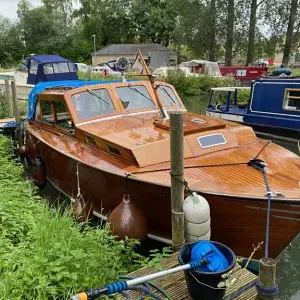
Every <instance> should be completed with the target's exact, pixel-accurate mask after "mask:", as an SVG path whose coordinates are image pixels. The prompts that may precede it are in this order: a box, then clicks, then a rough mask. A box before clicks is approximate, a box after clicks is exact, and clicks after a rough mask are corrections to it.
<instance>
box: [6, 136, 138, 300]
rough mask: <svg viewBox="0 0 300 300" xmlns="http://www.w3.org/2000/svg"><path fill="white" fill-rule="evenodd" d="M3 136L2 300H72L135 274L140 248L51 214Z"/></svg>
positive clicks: (53, 210)
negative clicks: (135, 250) (121, 277)
mask: <svg viewBox="0 0 300 300" xmlns="http://www.w3.org/2000/svg"><path fill="white" fill-rule="evenodd" d="M10 157H11V143H10V141H9V140H8V139H6V138H4V137H3V136H0V166H1V168H0V195H1V201H0V299H5V300H8V299H14V300H18V299H22V300H25V299H30V300H32V299H35V300H44V299H45V300H46V299H68V296H70V295H71V294H74V293H76V292H78V291H81V290H84V289H88V288H92V287H101V286H103V285H104V284H106V283H109V282H111V281H114V280H117V278H118V275H120V274H126V273H128V272H129V271H132V270H133V269H134V268H135V267H136V266H134V264H133V263H132V259H135V258H136V257H139V256H138V255H136V254H135V253H134V250H133V249H134V247H135V245H136V244H137V243H138V242H137V241H135V240H129V239H127V240H125V241H117V240H116V239H115V237H113V236H111V235H110V234H109V232H108V231H107V230H103V229H99V228H92V227H89V226H87V225H86V224H81V225H80V224H77V223H75V222H74V221H73V219H72V218H71V217H70V216H69V215H68V213H64V212H60V211H59V210H58V209H56V208H54V207H52V208H49V207H48V206H47V205H46V204H45V202H44V201H43V199H42V198H41V197H39V196H38V195H37V193H36V191H35V189H34V188H33V186H32V183H31V182H30V181H29V180H26V179H24V178H23V171H24V170H23V166H22V165H20V164H18V163H16V162H15V161H14V160H12V159H11V158H10Z"/></svg>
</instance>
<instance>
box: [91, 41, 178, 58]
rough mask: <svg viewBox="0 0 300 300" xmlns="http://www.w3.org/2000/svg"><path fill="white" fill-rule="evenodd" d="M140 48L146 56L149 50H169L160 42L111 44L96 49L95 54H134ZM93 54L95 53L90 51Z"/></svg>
mask: <svg viewBox="0 0 300 300" xmlns="http://www.w3.org/2000/svg"><path fill="white" fill-rule="evenodd" d="M138 49H140V50H141V52H142V55H144V56H147V55H149V53H150V52H151V51H170V52H171V53H175V51H172V50H170V49H168V48H167V47H165V46H163V45H160V44H112V45H109V46H106V47H104V48H102V49H100V50H98V51H96V55H97V56H102V55H134V54H136V53H137V50H138ZM92 55H95V53H92Z"/></svg>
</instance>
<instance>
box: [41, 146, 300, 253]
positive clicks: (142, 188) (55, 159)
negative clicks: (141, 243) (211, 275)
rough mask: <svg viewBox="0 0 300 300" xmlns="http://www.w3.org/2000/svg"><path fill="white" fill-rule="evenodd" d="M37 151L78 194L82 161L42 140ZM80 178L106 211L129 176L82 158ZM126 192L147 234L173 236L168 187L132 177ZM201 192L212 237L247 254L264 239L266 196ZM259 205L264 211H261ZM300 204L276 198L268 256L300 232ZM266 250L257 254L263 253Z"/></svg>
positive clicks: (86, 193)
mask: <svg viewBox="0 0 300 300" xmlns="http://www.w3.org/2000/svg"><path fill="white" fill-rule="evenodd" d="M38 150H39V152H40V155H41V158H42V160H43V161H44V163H45V165H46V173H47V177H48V178H49V179H50V180H51V181H52V182H53V183H54V184H55V185H56V186H57V187H58V188H59V189H61V190H62V191H64V192H65V193H66V194H68V195H69V196H71V197H75V196H76V194H77V176H76V166H77V164H78V161H77V160H75V159H73V158H71V157H69V156H67V155H64V154H63V153H61V152H59V151H57V150H55V149H54V148H52V147H49V146H48V145H47V144H44V143H43V142H42V141H40V142H39V143H38ZM78 166H79V179H80V180H79V182H80V189H81V194H82V195H83V198H84V199H85V201H86V202H87V204H88V205H92V209H93V210H94V211H96V212H98V213H100V214H102V215H107V214H109V212H111V211H112V210H113V209H114V208H115V207H116V206H117V205H118V204H119V203H120V202H121V201H122V197H123V194H124V192H125V178H124V177H122V176H120V175H117V174H112V173H108V172H105V171H103V170H100V169H97V168H94V167H92V166H89V165H87V164H84V163H80V162H79V165H78ZM128 192H129V193H130V196H131V200H132V202H133V203H134V204H135V205H136V206H137V207H138V208H139V209H140V210H141V211H142V212H143V214H144V216H145V218H146V219H147V222H148V228H149V233H151V234H154V235H156V236H160V237H165V238H171V206H170V205H171V200H170V187H166V186H159V185H155V184H153V183H148V182H142V181H137V180H136V179H134V178H131V179H130V180H129V182H128ZM202 195H203V196H204V197H205V198H206V199H207V200H208V202H209V204H210V208H211V232H212V236H211V239H212V240H215V241H219V242H222V243H224V244H226V245H227V246H229V247H230V248H232V249H233V250H234V251H235V253H236V254H237V255H242V256H249V255H250V253H251V252H252V250H253V246H252V245H255V246H256V245H257V244H258V242H262V241H264V240H265V224H266V210H265V208H266V199H256V200H251V199H245V198H244V199H242V198H238V197H221V196H217V195H213V194H205V193H202ZM260 208H261V209H260ZM299 227H300V206H299V205H290V204H288V203H287V204H281V203H277V202H275V201H274V202H272V213H271V224H270V242H269V255H270V256H271V257H275V256H277V255H278V254H279V253H280V251H282V250H283V249H284V248H285V247H286V246H287V245H288V244H289V242H290V241H291V240H292V239H293V238H294V236H295V235H296V234H297V233H298V232H299ZM263 255H264V254H263V249H262V250H260V251H258V252H256V254H255V257H262V256H263Z"/></svg>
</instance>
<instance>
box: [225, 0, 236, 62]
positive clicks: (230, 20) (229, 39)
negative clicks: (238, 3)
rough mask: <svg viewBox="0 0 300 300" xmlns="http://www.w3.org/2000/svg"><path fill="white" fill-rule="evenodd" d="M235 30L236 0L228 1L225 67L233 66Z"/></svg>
mask: <svg viewBox="0 0 300 300" xmlns="http://www.w3.org/2000/svg"><path fill="white" fill-rule="evenodd" d="M233 29H234V0H228V1H227V34H226V45H225V65H226V66H231V63H232V48H233Z"/></svg>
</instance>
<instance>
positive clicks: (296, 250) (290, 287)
mask: <svg viewBox="0 0 300 300" xmlns="http://www.w3.org/2000/svg"><path fill="white" fill-rule="evenodd" d="M182 100H183V102H184V104H185V106H186V108H187V110H188V111H189V112H194V113H198V114H205V109H206V107H207V104H208V100H209V97H208V95H205V94H204V95H202V96H189V97H182ZM272 141H273V142H275V143H278V144H280V145H281V146H283V147H286V148H288V149H290V150H291V151H293V152H295V153H297V154H298V148H297V145H296V144H292V143H287V142H282V141H278V140H276V139H272ZM27 171H28V172H29V173H30V168H29V170H28V169H27ZM40 194H41V196H43V197H45V198H46V199H47V200H49V202H50V203H55V204H57V203H60V204H61V203H70V202H69V201H70V200H69V199H67V198H66V197H65V196H64V195H63V194H60V193H58V192H57V191H56V190H55V189H54V188H53V187H52V186H51V185H50V184H47V185H46V187H45V188H44V189H43V190H41V191H40ZM120 201H121V199H120ZM164 246H165V245H163V244H161V243H159V242H155V241H152V240H149V239H148V240H146V241H145V242H143V243H142V245H141V247H140V249H139V250H138V252H140V253H141V254H144V255H148V254H149V250H151V249H157V248H159V249H162V247H164ZM250 250H251V249H250ZM277 261H278V267H277V279H278V283H279V295H278V297H276V299H280V300H300V233H299V235H298V237H297V239H295V240H294V241H293V242H292V245H291V247H290V248H288V249H287V250H285V251H284V252H283V253H282V254H281V255H280V256H279V257H278V258H277Z"/></svg>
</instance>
